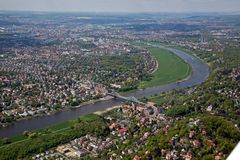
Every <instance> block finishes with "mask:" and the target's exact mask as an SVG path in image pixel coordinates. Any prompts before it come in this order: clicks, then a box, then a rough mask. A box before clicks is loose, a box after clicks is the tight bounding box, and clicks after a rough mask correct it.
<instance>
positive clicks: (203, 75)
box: [0, 45, 209, 137]
mask: <svg viewBox="0 0 240 160" xmlns="http://www.w3.org/2000/svg"><path fill="white" fill-rule="evenodd" d="M153 47H159V48H162V49H167V50H169V51H171V52H172V53H173V54H175V55H177V56H179V57H180V58H181V59H183V60H184V61H185V62H186V63H188V64H189V65H191V68H192V74H191V77H189V79H187V80H185V81H183V82H174V83H171V84H166V85H161V86H158V87H150V88H146V89H144V90H136V91H135V92H134V93H129V94H127V95H126V96H135V97H136V98H143V97H147V96H151V95H154V94H160V93H162V92H167V91H171V90H174V89H182V88H186V87H191V86H195V85H198V84H201V83H202V82H204V81H205V80H206V79H207V77H208V75H209V70H208V66H207V65H206V64H205V63H203V62H202V61H201V60H200V59H198V58H196V57H194V56H192V55H189V54H187V53H185V52H183V51H179V50H177V49H171V48H168V47H164V46H160V45H159V46H153ZM120 103H121V101H120V100H118V99H110V100H105V101H99V102H96V103H94V104H87V105H83V106H81V107H79V108H74V109H70V110H66V111H62V112H59V113H56V114H54V115H49V116H45V117H35V118H31V119H28V120H22V121H18V122H16V123H14V125H11V126H9V127H6V128H0V136H1V137H13V136H16V135H19V134H22V132H23V131H25V130H37V129H39V128H44V127H47V126H49V125H53V124H56V123H61V122H64V121H68V120H72V119H76V118H78V117H79V116H83V115H86V114H89V113H94V112H96V111H103V110H105V109H107V108H111V107H112V106H116V105H119V104H120Z"/></svg>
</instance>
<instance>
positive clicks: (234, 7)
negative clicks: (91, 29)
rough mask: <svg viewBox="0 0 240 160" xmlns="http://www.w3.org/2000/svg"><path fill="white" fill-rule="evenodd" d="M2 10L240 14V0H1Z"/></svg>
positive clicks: (0, 6)
mask: <svg viewBox="0 0 240 160" xmlns="http://www.w3.org/2000/svg"><path fill="white" fill-rule="evenodd" d="M0 10H25V11H56V12H67V11H69V12H240V0H0Z"/></svg>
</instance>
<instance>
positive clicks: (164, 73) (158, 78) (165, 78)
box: [139, 48, 192, 88]
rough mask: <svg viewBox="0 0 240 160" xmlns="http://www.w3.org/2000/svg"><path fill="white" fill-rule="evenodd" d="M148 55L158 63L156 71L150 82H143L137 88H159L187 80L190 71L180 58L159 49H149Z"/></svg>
mask: <svg viewBox="0 0 240 160" xmlns="http://www.w3.org/2000/svg"><path fill="white" fill-rule="evenodd" d="M149 51H150V53H151V54H152V56H154V57H155V58H156V59H157V61H158V69H157V71H156V72H155V73H153V75H152V76H153V77H152V79H151V80H150V81H143V82H141V83H140V85H139V88H148V87H154V86H159V85H163V84H167V83H171V82H176V81H179V80H182V79H185V78H187V77H188V76H189V75H190V74H191V72H192V70H191V67H190V66H189V65H188V64H187V63H185V62H184V61H183V60H182V59H181V58H179V57H177V56H176V55H174V54H173V53H171V52H170V51H167V50H164V49H161V48H149Z"/></svg>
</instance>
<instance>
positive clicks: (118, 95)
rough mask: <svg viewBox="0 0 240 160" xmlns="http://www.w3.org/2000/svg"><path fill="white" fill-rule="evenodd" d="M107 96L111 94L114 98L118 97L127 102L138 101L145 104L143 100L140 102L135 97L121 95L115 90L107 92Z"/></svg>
mask: <svg viewBox="0 0 240 160" xmlns="http://www.w3.org/2000/svg"><path fill="white" fill-rule="evenodd" d="M107 95H108V96H112V97H114V98H118V99H121V100H124V101H127V102H133V103H138V104H145V103H143V102H140V101H139V100H138V99H137V98H135V97H133V96H131V97H124V96H121V95H120V94H119V93H117V92H111V93H107Z"/></svg>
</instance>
